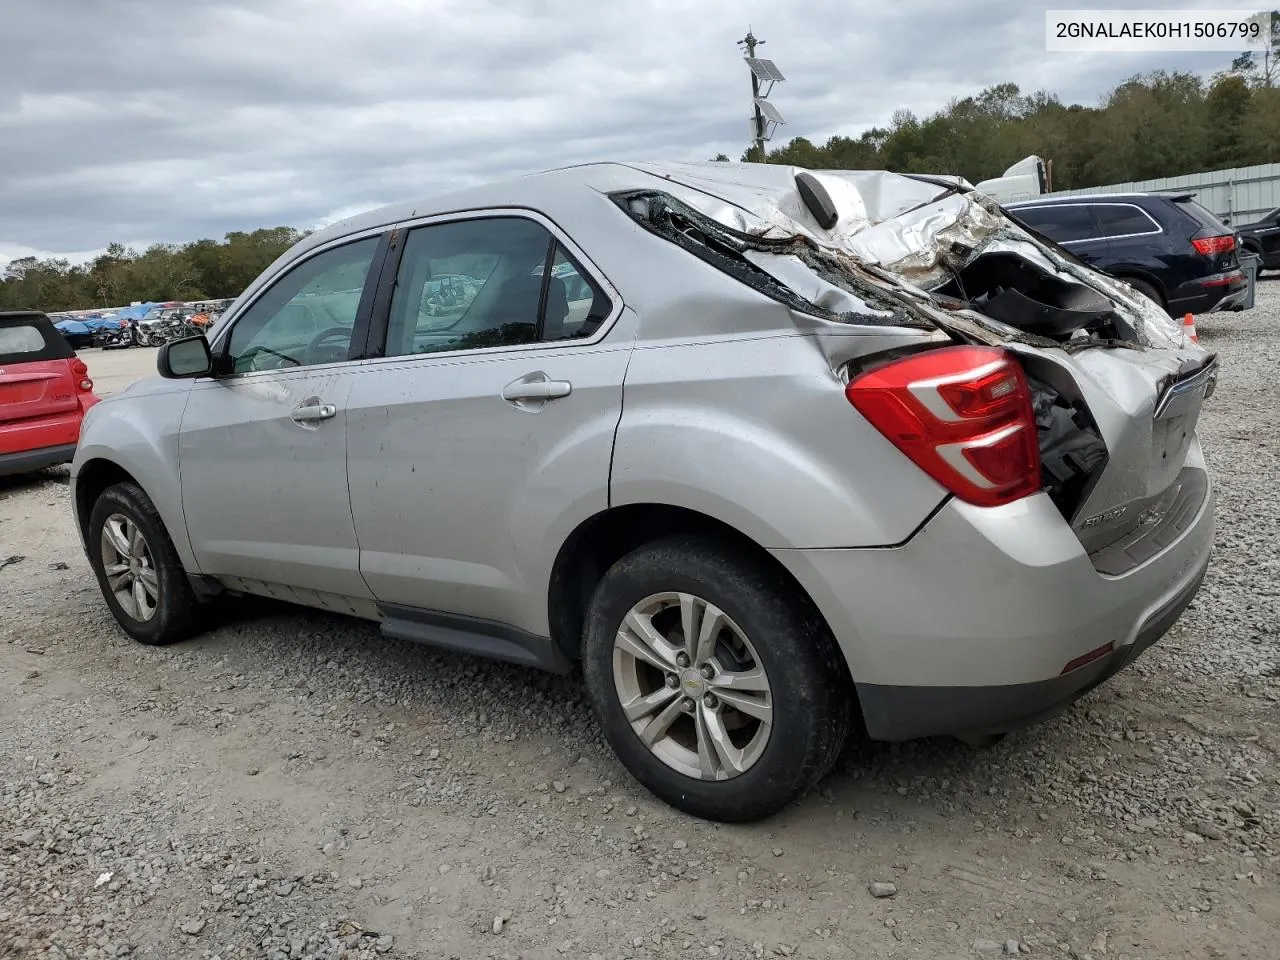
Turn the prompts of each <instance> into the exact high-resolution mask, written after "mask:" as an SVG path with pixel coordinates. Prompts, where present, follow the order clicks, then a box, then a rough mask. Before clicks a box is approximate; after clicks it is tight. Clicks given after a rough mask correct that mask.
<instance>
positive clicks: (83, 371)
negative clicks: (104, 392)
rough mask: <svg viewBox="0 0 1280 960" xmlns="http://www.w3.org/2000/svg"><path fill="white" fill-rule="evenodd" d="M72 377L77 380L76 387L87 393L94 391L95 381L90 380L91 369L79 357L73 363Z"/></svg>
mask: <svg viewBox="0 0 1280 960" xmlns="http://www.w3.org/2000/svg"><path fill="white" fill-rule="evenodd" d="M71 375H72V376H73V377H74V378H75V380H76V386H78V387H79V388H80V389H81V390H83V391H84V392H85V393H88V392H89V391H90V390H92V389H93V381H92V380H90V379H89V367H88V366H87V365H86V364H85V362H84V361H83V360H81V359H80V358H79V357H76V358H75V359H74V360H72V361H71Z"/></svg>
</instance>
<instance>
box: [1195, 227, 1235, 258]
mask: <svg viewBox="0 0 1280 960" xmlns="http://www.w3.org/2000/svg"><path fill="white" fill-rule="evenodd" d="M1191 245H1192V246H1193V247H1195V248H1196V253H1198V254H1200V255H1202V256H1205V257H1212V256H1216V255H1217V254H1219V253H1230V252H1231V251H1232V250H1234V249H1235V248H1236V237H1235V234H1233V233H1228V234H1225V235H1223V236H1220V237H1196V239H1194V240H1192V241H1191Z"/></svg>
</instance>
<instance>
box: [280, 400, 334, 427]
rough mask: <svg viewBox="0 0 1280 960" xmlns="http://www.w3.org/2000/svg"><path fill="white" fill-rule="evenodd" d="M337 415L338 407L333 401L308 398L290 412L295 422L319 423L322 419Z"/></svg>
mask: <svg viewBox="0 0 1280 960" xmlns="http://www.w3.org/2000/svg"><path fill="white" fill-rule="evenodd" d="M337 415H338V408H337V407H335V406H334V405H333V404H332V403H320V402H319V401H318V400H308V401H307V402H306V403H303V404H301V405H299V406H296V407H294V408H293V413H291V414H289V416H290V417H291V418H292V419H293V422H294V423H318V422H319V421H321V420H331V419H332V418H334V417H336V416H337Z"/></svg>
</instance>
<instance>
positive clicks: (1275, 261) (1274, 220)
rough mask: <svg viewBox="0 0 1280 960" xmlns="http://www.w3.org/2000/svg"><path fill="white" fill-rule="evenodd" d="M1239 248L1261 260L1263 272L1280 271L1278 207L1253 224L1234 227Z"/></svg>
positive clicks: (1279, 215) (1279, 213)
mask: <svg viewBox="0 0 1280 960" xmlns="http://www.w3.org/2000/svg"><path fill="white" fill-rule="evenodd" d="M1236 233H1238V234H1239V235H1240V246H1242V247H1243V248H1244V249H1245V250H1247V251H1248V252H1249V253H1253V254H1256V255H1257V256H1259V257H1261V258H1262V269H1263V270H1280V207H1276V208H1275V209H1274V210H1272V211H1271V212H1270V213H1268V214H1267V215H1266V216H1264V217H1262V218H1261V219H1260V220H1258V221H1256V222H1254V223H1244V224H1241V225H1240V226H1238V227H1236Z"/></svg>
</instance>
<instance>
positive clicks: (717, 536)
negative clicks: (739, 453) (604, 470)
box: [547, 503, 853, 693]
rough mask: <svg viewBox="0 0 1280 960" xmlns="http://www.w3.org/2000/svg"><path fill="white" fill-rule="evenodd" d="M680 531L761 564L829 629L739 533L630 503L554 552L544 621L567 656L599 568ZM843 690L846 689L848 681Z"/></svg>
mask: <svg viewBox="0 0 1280 960" xmlns="http://www.w3.org/2000/svg"><path fill="white" fill-rule="evenodd" d="M681 533H684V534H694V535H698V536H703V537H706V538H707V539H710V540H715V541H717V542H720V543H724V544H728V545H730V546H732V547H734V548H735V550H738V551H741V553H742V554H743V555H745V556H749V557H750V558H751V559H752V561H753V562H756V563H759V564H760V565H761V566H763V567H766V568H767V569H769V570H770V571H771V572H772V573H774V574H775V575H776V576H777V577H778V578H779V579H780V580H782V581H784V582H785V583H786V584H787V585H788V587H789V588H790V589H791V590H792V591H793V593H794V595H795V597H796V598H797V599H798V600H799V601H800V602H801V603H802V604H804V605H805V607H806V608H807V609H808V610H809V612H810V614H811V615H812V616H814V617H816V618H817V620H818V622H820V623H821V624H822V625H823V627H825V628H826V629H827V630H828V631H830V629H831V628H830V624H829V623H828V622H827V620H826V618H825V617H824V616H823V614H822V611H821V610H820V609H819V608H818V605H817V604H816V603H814V601H813V598H812V597H810V596H809V593H808V591H806V590H805V589H804V587H803V586H801V584H800V582H799V581H798V580H797V579H796V578H795V576H794V575H793V574H792V573H791V571H790V570H788V569H787V568H786V567H784V566H783V565H782V564H781V563H779V562H778V560H777V559H776V558H775V557H773V556H772V555H771V554H770V553H769V551H768V550H766V549H765V548H764V547H763V546H761V545H760V544H759V543H757V542H756V541H755V540H753V539H752V538H751V537H749V536H747V535H746V534H745V533H742V532H741V531H740V530H738V529H736V528H735V527H733V526H731V525H730V524H728V523H725V522H724V521H723V520H719V519H717V518H716V517H712V516H710V515H708V514H705V513H700V512H698V511H696V510H691V509H689V508H687V507H677V506H671V505H670V504H663V503H632V504H626V505H623V506H618V507H612V508H610V509H608V510H603V511H601V512H600V513H597V514H595V515H594V516H591V517H589V518H587V519H586V520H584V521H583V522H582V523H580V524H579V525H578V526H577V527H576V528H575V529H574V531H573V532H572V533H571V534H570V535H569V536H568V538H566V540H565V541H564V544H563V545H562V546H561V548H560V550H559V552H558V553H557V555H556V559H555V563H554V564H553V566H552V570H551V578H550V582H549V584H548V589H547V622H548V624H549V625H550V629H551V636H552V639H553V640H554V641H555V642H556V643H557V644H558V645H559V646H560V648H561V649H562V650H564V651H565V653H566V654H568V656H569V657H570V658H571V659H574V660H576V659H578V657H579V654H580V651H581V645H582V630H583V625H584V622H585V619H586V611H587V605H588V604H589V603H590V600H591V596H592V594H593V593H594V592H595V588H596V585H597V584H599V582H600V580H601V579H602V578H603V577H604V574H605V572H606V571H607V570H608V569H609V568H610V567H611V566H612V565H613V564H614V563H616V562H617V561H618V560H620V559H621V558H622V557H623V556H625V555H626V554H628V553H630V552H631V551H632V550H635V549H636V548H637V547H640V546H642V545H644V544H646V543H650V542H652V541H654V540H659V539H662V538H664V537H668V536H672V535H673V534H681ZM841 660H842V662H843V660H844V658H843V657H841ZM848 669H849V668H848V664H847V663H845V672H846V679H850V680H851V678H849V677H848ZM849 690H850V692H851V693H852V691H853V685H852V682H850V685H849Z"/></svg>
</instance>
